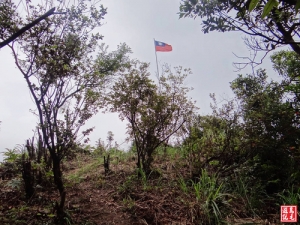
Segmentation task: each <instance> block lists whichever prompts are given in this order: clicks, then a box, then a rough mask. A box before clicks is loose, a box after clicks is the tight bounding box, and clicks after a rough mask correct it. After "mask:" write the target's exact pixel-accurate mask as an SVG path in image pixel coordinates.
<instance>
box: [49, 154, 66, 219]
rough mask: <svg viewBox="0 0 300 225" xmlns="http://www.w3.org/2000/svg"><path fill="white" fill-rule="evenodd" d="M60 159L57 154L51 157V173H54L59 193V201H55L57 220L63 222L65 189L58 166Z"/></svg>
mask: <svg viewBox="0 0 300 225" xmlns="http://www.w3.org/2000/svg"><path fill="white" fill-rule="evenodd" d="M60 162H61V160H60V159H59V157H58V156H57V155H55V157H53V161H52V163H53V170H52V171H53V175H54V183H55V185H56V187H57V189H58V191H59V194H60V203H59V204H58V203H56V213H57V220H58V222H63V221H64V218H65V217H66V213H65V211H64V206H65V200H66V191H65V187H64V184H63V180H62V172H61V168H60Z"/></svg>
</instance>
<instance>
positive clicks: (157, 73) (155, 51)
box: [153, 38, 160, 86]
mask: <svg viewBox="0 0 300 225" xmlns="http://www.w3.org/2000/svg"><path fill="white" fill-rule="evenodd" d="M153 40H154V50H155V58H156V68H157V79H158V83H159V84H160V81H159V70H158V63H157V53H156V48H155V38H153ZM159 86H160V85H159Z"/></svg>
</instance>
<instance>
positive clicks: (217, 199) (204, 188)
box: [192, 170, 229, 224]
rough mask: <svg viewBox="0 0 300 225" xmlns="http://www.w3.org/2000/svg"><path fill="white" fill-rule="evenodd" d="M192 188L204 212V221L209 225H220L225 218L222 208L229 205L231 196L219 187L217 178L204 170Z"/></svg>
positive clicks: (221, 186)
mask: <svg viewBox="0 0 300 225" xmlns="http://www.w3.org/2000/svg"><path fill="white" fill-rule="evenodd" d="M192 187H193V189H194V193H195V196H196V199H197V201H198V202H199V204H200V205H201V209H202V210H203V214H204V215H203V216H204V218H203V219H205V220H207V221H208V224H216V223H217V224H218V223H220V222H221V220H222V216H223V215H222V213H221V212H222V210H221V208H222V207H224V206H228V205H229V200H228V197H229V194H225V193H223V191H224V188H223V185H222V184H220V185H218V184H217V178H216V177H215V176H209V175H208V173H207V171H206V170H202V174H201V176H200V178H199V181H198V182H193V183H192Z"/></svg>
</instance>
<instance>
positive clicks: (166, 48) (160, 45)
mask: <svg viewBox="0 0 300 225" xmlns="http://www.w3.org/2000/svg"><path fill="white" fill-rule="evenodd" d="M154 43H155V51H157V52H171V51H172V46H171V45H168V44H166V43H164V42H160V41H154Z"/></svg>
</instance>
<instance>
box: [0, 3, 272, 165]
mask: <svg viewBox="0 0 300 225" xmlns="http://www.w3.org/2000/svg"><path fill="white" fill-rule="evenodd" d="M101 3H102V4H103V5H104V6H105V7H107V8H108V14H107V15H106V16H105V24H104V25H103V26H102V27H101V28H100V29H99V32H100V33H101V34H103V35H104V39H103V42H105V43H106V44H108V45H109V46H110V48H109V49H110V50H115V49H116V46H117V45H118V44H120V43H123V42H125V43H126V44H127V45H128V46H130V47H131V49H132V51H133V54H132V55H131V57H132V58H137V59H139V60H141V61H144V62H150V64H151V66H150V72H151V73H152V78H153V79H155V73H156V64H155V51H154V43H153V38H155V39H156V40H158V41H162V42H165V43H167V44H170V45H172V47H173V51H172V52H158V53H157V57H158V62H159V65H162V64H163V63H168V64H169V65H171V66H173V67H174V66H183V67H185V68H191V70H192V71H193V75H191V76H190V77H189V78H188V79H187V80H186V85H187V86H190V87H194V90H193V91H192V92H191V93H190V96H191V97H192V98H193V99H194V100H196V101H197V106H198V107H199V108H200V111H199V113H200V114H202V115H203V114H207V113H209V112H210V107H209V104H210V102H211V100H210V98H209V93H215V94H216V96H217V98H219V99H220V98H221V97H225V98H230V97H232V96H233V95H232V92H231V90H230V87H229V82H231V81H232V80H233V79H234V78H236V76H237V74H238V73H236V72H234V70H235V68H234V67H233V65H232V63H233V62H234V61H238V59H237V58H236V57H235V56H234V55H233V52H234V53H235V54H237V55H239V56H249V52H248V50H247V48H246V46H245V44H244V43H243V40H242V37H243V36H244V35H243V34H242V33H239V32H230V33H218V32H213V33H209V34H203V33H202V31H201V21H200V20H199V19H197V20H193V19H188V18H186V19H179V17H178V14H177V13H178V11H179V3H180V1H179V0H164V1H162V0H143V1H141V0H126V1H125V0H102V1H101ZM0 62H1V67H0V74H1V82H0V121H2V124H1V126H0V152H3V151H5V149H6V148H9V149H12V148H14V147H15V146H16V145H18V144H24V143H25V140H26V139H28V138H31V137H32V136H33V130H34V127H35V125H36V122H37V118H36V117H35V116H34V115H33V114H32V113H31V112H30V109H35V107H34V104H33V101H32V100H31V97H30V94H29V91H28V89H27V86H26V84H25V80H24V79H23V78H22V75H21V74H20V72H19V71H18V70H17V69H16V68H15V65H14V61H13V57H12V56H11V54H10V51H9V48H8V47H4V48H3V49H1V50H0ZM261 67H263V68H266V69H267V71H268V74H269V76H270V77H272V78H273V79H277V78H278V76H277V75H276V74H275V73H274V71H273V70H272V69H271V64H270V61H269V57H268V59H266V60H265V61H264V63H263V64H262V65H261ZM250 72H251V68H247V69H245V70H243V71H241V72H239V73H242V74H246V73H250ZM87 126H95V127H96V129H95V130H94V132H93V133H92V134H91V135H90V139H91V142H90V144H91V145H94V144H95V142H96V140H97V139H98V138H101V139H102V140H106V137H107V132H108V131H112V132H113V133H114V134H115V140H116V141H117V142H118V143H119V144H121V143H122V142H124V140H125V138H126V134H125V132H126V129H125V128H126V123H125V122H124V123H122V122H121V121H120V120H119V118H118V115H117V114H105V115H103V114H98V115H96V116H94V118H92V119H91V120H90V121H89V122H88V123H87ZM127 146H128V144H123V145H122V146H121V148H124V149H126V148H127ZM0 159H1V156H0Z"/></svg>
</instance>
